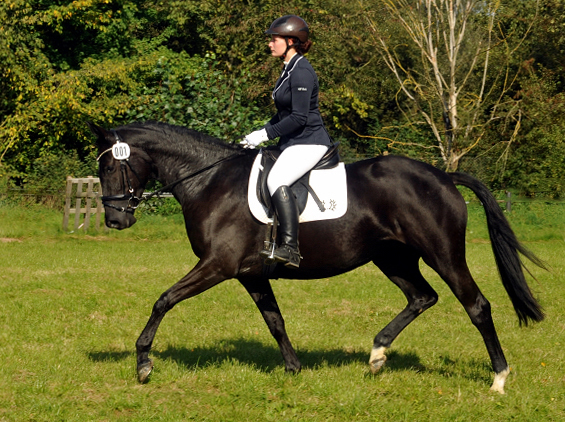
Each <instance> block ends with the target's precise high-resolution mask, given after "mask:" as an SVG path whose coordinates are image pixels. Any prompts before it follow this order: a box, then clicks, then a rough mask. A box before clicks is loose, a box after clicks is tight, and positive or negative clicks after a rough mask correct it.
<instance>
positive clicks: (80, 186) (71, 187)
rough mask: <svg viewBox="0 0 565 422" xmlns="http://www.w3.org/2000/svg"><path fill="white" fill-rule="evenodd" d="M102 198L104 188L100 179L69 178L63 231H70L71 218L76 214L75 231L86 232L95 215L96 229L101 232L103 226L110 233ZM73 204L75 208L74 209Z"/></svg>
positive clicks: (89, 177) (90, 177)
mask: <svg viewBox="0 0 565 422" xmlns="http://www.w3.org/2000/svg"><path fill="white" fill-rule="evenodd" d="M101 196H102V187H101V186H100V179H99V178H98V177H92V176H88V177H84V178H73V177H70V176H69V177H67V189H66V193H65V214H64V217H63V230H64V231H68V226H69V219H70V216H71V214H74V226H73V227H74V230H79V229H82V230H84V231H85V232H86V231H87V230H88V228H89V227H90V223H91V218H92V215H93V214H94V228H95V229H96V230H100V226H101V225H103V226H104V230H105V231H108V227H106V224H105V223H104V218H103V213H104V207H103V206H102V200H101V199H100V198H101ZM83 200H84V204H83ZM73 204H74V208H73V207H72V205H73ZM83 205H84V207H83Z"/></svg>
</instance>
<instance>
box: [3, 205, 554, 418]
mask: <svg viewBox="0 0 565 422" xmlns="http://www.w3.org/2000/svg"><path fill="white" fill-rule="evenodd" d="M515 215H516V217H513V218H516V219H518V220H519V221H518V226H519V230H516V231H517V232H518V234H519V235H520V234H521V233H520V231H521V230H522V229H523V228H524V227H528V224H530V223H531V222H532V220H531V219H528V218H527V217H523V220H520V219H522V217H519V216H518V212H516V214H515ZM474 218H475V217H474V214H473V213H472V216H471V225H470V231H473V232H480V231H481V230H482V226H483V225H484V222H483V221H481V220H480V215H479V216H477V217H476V219H477V221H476V222H475V220H473V219H474ZM540 218H541V217H540ZM544 218H545V217H544ZM556 220H557V221H558V220H559V219H558V218H557V217H556ZM61 222H62V215H59V214H58V213H51V212H47V211H45V210H31V211H30V210H25V209H14V208H9V209H8V208H0V238H1V239H3V240H2V241H1V242H0V256H1V259H0V285H1V286H2V297H1V298H0V340H1V341H0V355H1V356H2V365H1V366H0V421H3V420H6V421H30V420H33V421H147V420H164V421H180V420H198V421H225V420H234V421H249V420H267V421H301V420H308V421H352V420H356V421H357V420H361V421H415V420H417V421H438V420H454V421H476V420H496V421H506V420H518V421H560V420H565V401H564V398H563V391H564V390H563V388H564V387H563V386H564V385H565V363H564V361H563V347H564V345H565V340H563V339H564V338H565V312H564V311H563V309H565V307H564V305H565V303H564V301H565V299H564V298H565V285H564V283H563V279H564V274H565V269H564V265H565V264H564V261H563V250H564V246H565V244H564V242H563V240H559V239H558V238H557V237H555V238H551V239H552V240H549V241H548V240H546V241H541V240H540V239H533V240H535V241H531V242H527V246H528V247H529V248H531V249H532V250H533V251H534V252H535V253H536V254H538V255H539V256H540V258H542V259H543V260H545V261H546V262H548V263H549V264H550V266H551V271H550V272H545V271H542V270H538V269H535V268H532V270H533V272H534V275H535V276H536V278H537V281H534V280H531V279H530V285H531V287H532V289H533V291H534V292H535V293H536V295H537V296H538V298H539V299H540V301H541V303H542V304H543V306H544V308H545V311H546V314H547V319H546V321H544V322H542V323H540V324H536V325H534V326H531V327H527V328H519V327H518V323H517V318H516V316H515V314H514V311H513V309H512V306H511V304H510V301H509V299H508V297H507V295H506V293H505V292H504V289H503V288H502V285H501V283H500V281H499V279H498V276H497V275H496V269H495V267H494V260H493V258H492V252H491V250H490V245H489V244H488V242H486V241H484V239H482V238H481V237H475V238H474V239H478V240H481V239H482V240H483V241H473V239H471V241H470V242H469V244H468V260H469V266H470V268H471V270H472V273H473V275H474V276H475V278H476V280H477V283H478V284H479V286H480V287H481V290H482V291H483V292H484V294H485V295H486V296H487V298H488V299H489V300H490V302H491V304H492V308H493V316H494V320H495V324H496V326H497V330H498V333H499V336H500V340H501V343H502V346H503V348H504V351H505V353H506V356H507V358H508V361H509V363H510V365H511V367H512V373H511V375H510V376H509V378H508V382H507V386H506V391H507V394H506V395H505V396H501V395H498V394H494V393H491V392H489V387H490V383H491V382H492V375H493V374H492V371H491V368H490V361H489V359H488V355H487V352H486V349H485V347H484V344H483V342H482V340H481V338H480V336H479V334H478V332H477V331H476V329H475V328H474V327H473V326H472V324H471V323H470V322H469V319H468V318H467V316H466V315H465V312H464V310H463V308H462V307H461V305H460V304H459V303H458V302H457V300H456V299H455V297H454V296H453V294H452V293H451V292H450V291H449V289H448V288H447V286H446V285H445V284H444V283H443V282H442V281H441V280H440V279H439V278H438V277H437V275H436V274H435V273H433V272H432V271H430V270H429V269H427V268H426V267H423V271H424V274H425V276H426V278H427V279H428V280H430V283H431V284H432V286H433V287H434V288H435V289H436V290H437V291H438V293H439V295H440V301H439V303H438V304H437V305H436V306H435V307H433V308H432V309H430V310H428V311H427V312H426V313H424V314H423V315H422V316H421V317H420V318H418V319H417V320H416V321H415V322H414V323H413V324H411V325H410V326H409V327H408V328H407V329H406V330H405V331H404V332H403V333H402V334H401V335H400V336H399V338H398V339H397V340H396V342H395V343H394V345H393V348H392V349H391V351H390V352H389V354H388V357H389V360H388V361H387V365H386V366H385V368H384V369H383V370H382V372H381V373H380V374H379V375H377V376H372V375H370V374H369V371H368V365H367V360H368V356H369V351H370V348H371V344H372V339H373V337H374V336H375V334H376V333H377V332H378V331H379V330H380V329H381V328H382V327H384V326H385V325H386V324H387V323H388V322H389V321H390V320H391V319H392V318H393V317H394V316H395V315H396V313H398V312H399V311H400V310H401V309H402V308H403V307H404V305H405V299H404V297H403V295H402V293H401V291H400V290H398V289H397V288H396V287H395V286H394V285H393V284H392V283H391V282H390V281H388V280H387V279H386V278H385V277H384V276H383V275H382V273H380V271H379V270H378V269H376V268H374V267H372V266H365V267H362V268H359V269H358V270H356V271H353V272H350V273H348V274H344V275H342V276H339V277H334V278H331V279H323V280H313V281H289V280H277V281H274V282H273V288H274V291H275V294H276V295H277V298H278V301H279V305H280V306H281V308H282V311H283V315H284V317H285V320H286V325H287V330H288V333H289V336H290V338H291V341H292V342H293V345H294V346H295V348H296V350H297V353H298V356H299V358H300V360H301V362H302V364H303V371H302V372H301V373H300V374H298V375H296V376H291V375H287V374H285V372H284V367H283V363H282V358H281V356H280V352H279V350H278V348H277V346H276V342H275V341H274V340H273V339H272V337H271V335H270V333H269V331H268V329H267V327H266V326H265V323H264V322H263V320H262V318H261V316H260V314H259V312H258V311H257V310H256V308H255V305H254V304H253V302H252V300H251V299H250V298H249V296H248V295H247V293H246V292H245V290H244V289H243V287H242V286H240V285H239V284H238V282H236V281H235V280H229V281H226V282H224V283H222V284H220V285H218V286H216V287H214V288H213V289H211V290H209V291H207V292H205V293H203V294H201V295H199V296H197V297H195V298H192V299H190V300H187V301H185V302H182V303H180V304H179V305H177V306H176V307H175V308H174V309H173V310H171V311H170V312H169V313H168V315H167V317H166V318H165V319H164V320H163V323H162V324H161V327H160V329H159V331H158V333H157V336H156V339H155V343H154V347H153V352H152V357H153V359H154V361H155V371H154V374H153V375H152V378H151V381H150V382H149V383H148V384H145V385H139V384H138V383H137V381H136V374H135V353H134V351H135V341H136V339H137V336H138V335H139V333H140V331H141V330H142V328H143V326H144V325H145V323H146V322H147V318H148V317H149V314H150V312H151V307H152V306H153V303H154V301H155V300H156V299H157V298H158V297H159V295H160V294H161V293H162V292H163V291H164V290H165V289H167V288H168V287H169V286H170V285H172V284H173V283H174V282H175V281H177V280H178V279H179V278H180V277H182V276H183V275H184V274H186V273H187V272H188V271H189V270H190V269H191V268H192V266H193V265H194V264H195V263H196V258H195V257H194V256H193V255H192V253H191V252H190V245H189V242H188V240H187V239H186V236H185V235H184V228H183V225H182V220H181V219H175V218H168V219H167V220H165V219H162V218H158V217H151V218H147V219H146V218H145V217H144V218H143V219H142V220H141V221H140V222H139V223H138V224H137V225H136V226H134V227H133V228H132V229H130V230H126V231H123V232H111V233H110V234H108V235H105V234H96V233H90V234H89V235H87V236H85V235H84V234H80V233H73V234H68V233H63V232H62V231H61V230H60V228H59V227H60V226H59V225H60V224H61ZM136 230H137V231H136ZM554 230H558V229H555V228H554ZM534 232H535V230H533V229H532V233H534Z"/></svg>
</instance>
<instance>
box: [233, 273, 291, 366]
mask: <svg viewBox="0 0 565 422" xmlns="http://www.w3.org/2000/svg"><path fill="white" fill-rule="evenodd" d="M239 281H240V282H241V284H242V285H243V287H245V289H246V290H247V292H248V293H249V294H250V295H251V297H252V298H253V301H254V302H255V304H256V305H257V307H258V308H259V311H260V312H261V315H263V319H264V320H265V322H266V323H267V326H268V327H269V330H270V331H271V334H272V335H273V337H274V338H275V340H276V341H277V343H278V345H279V349H280V351H281V354H282V356H283V359H284V363H285V369H286V371H287V372H299V371H300V361H299V360H298V357H297V356H296V352H295V351H294V348H293V347H292V344H291V343H290V339H289V338H288V335H287V334H286V329H285V326H284V319H283V317H282V314H281V311H280V309H279V305H278V304H277V300H276V299H275V294H274V293H273V289H272V288H271V283H270V282H269V279H268V278H240V279H239Z"/></svg>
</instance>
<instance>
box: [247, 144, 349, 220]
mask: <svg viewBox="0 0 565 422" xmlns="http://www.w3.org/2000/svg"><path fill="white" fill-rule="evenodd" d="M338 145H339V142H337V143H335V144H333V145H332V146H330V147H329V148H328V151H327V152H326V154H324V156H323V157H322V158H321V159H320V161H318V164H316V165H315V166H314V168H313V169H312V170H323V169H331V168H334V167H337V166H338V164H339V161H340V158H339V152H338V148H337V147H338ZM261 152H262V160H261V166H262V169H261V170H260V171H259V177H258V179H257V198H258V199H259V202H261V204H263V205H264V206H265V208H267V209H268V212H267V215H268V216H269V217H272V216H273V213H274V209H273V205H272V204H271V195H270V193H269V189H268V188H267V177H268V176H269V172H270V171H271V169H272V168H273V165H274V164H275V161H277V158H278V157H279V155H280V154H281V151H280V150H279V149H278V148H276V147H267V148H262V149H261ZM290 189H291V190H292V192H293V193H294V196H295V197H296V203H297V205H298V213H299V214H301V213H302V211H304V208H306V201H307V200H308V194H310V195H311V196H312V198H313V199H314V201H315V202H316V204H317V205H318V207H319V208H320V211H322V212H323V211H325V206H324V204H323V203H322V201H320V199H319V198H318V195H316V192H314V189H312V187H311V186H310V171H309V172H308V173H306V174H305V175H304V176H302V177H301V178H300V179H298V180H297V181H296V182H295V183H294V184H293V185H292V186H290Z"/></svg>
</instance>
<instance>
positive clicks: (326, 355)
mask: <svg viewBox="0 0 565 422" xmlns="http://www.w3.org/2000/svg"><path fill="white" fill-rule="evenodd" d="M151 355H153V356H155V357H156V358H158V359H161V360H172V361H175V362H177V363H178V364H180V365H182V366H185V367H186V368H188V369H196V368H198V367H205V366H214V365H220V364H222V362H225V361H230V360H233V361H237V362H240V363H242V364H244V365H250V366H253V367H255V368H257V369H259V370H260V371H264V372H271V371H273V370H275V369H277V368H279V367H281V366H283V365H284V362H283V359H282V356H281V353H280V351H279V349H278V348H277V347H276V346H270V345H265V344H263V343H261V342H259V341H254V340H248V339H228V340H224V341H222V342H220V343H218V344H217V345H216V346H214V347H195V348H193V349H188V348H186V347H176V346H169V347H167V348H166V349H164V350H152V351H151ZM297 355H298V359H299V360H300V362H301V363H302V368H303V369H315V368H319V367H321V366H329V367H339V366H345V365H350V364H352V363H363V364H367V365H368V361H369V354H368V353H367V352H365V351H363V352H360V351H349V350H344V349H324V350H299V351H297ZM88 357H89V359H90V360H92V361H94V362H118V361H121V360H125V359H135V351H133V350H132V351H126V352H124V351H120V352H118V351H96V352H95V351H92V352H89V353H88ZM388 357H389V360H388V361H387V367H388V368H389V369H391V370H401V369H416V370H420V371H422V370H425V368H424V367H423V365H422V364H421V363H420V360H419V358H418V356H417V355H416V354H415V353H401V352H396V351H391V352H389V353H388Z"/></svg>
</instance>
